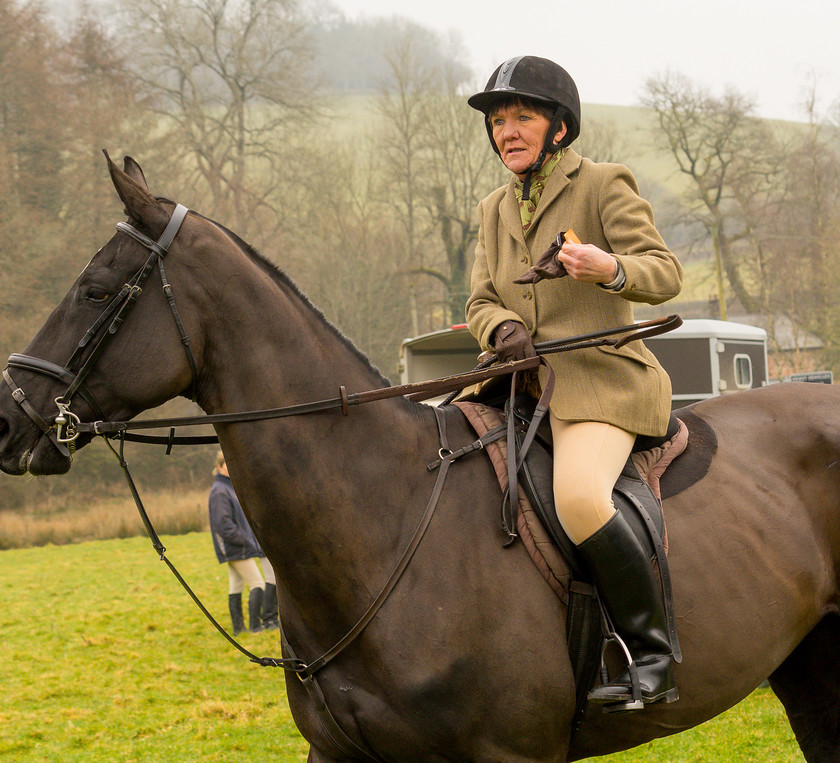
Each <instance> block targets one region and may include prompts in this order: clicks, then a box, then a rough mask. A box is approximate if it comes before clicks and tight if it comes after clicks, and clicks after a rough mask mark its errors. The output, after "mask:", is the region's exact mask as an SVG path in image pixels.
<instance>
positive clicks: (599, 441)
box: [550, 416, 636, 545]
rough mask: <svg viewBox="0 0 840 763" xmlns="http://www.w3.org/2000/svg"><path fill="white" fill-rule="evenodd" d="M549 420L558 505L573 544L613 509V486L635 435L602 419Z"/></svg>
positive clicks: (579, 541)
mask: <svg viewBox="0 0 840 763" xmlns="http://www.w3.org/2000/svg"><path fill="white" fill-rule="evenodd" d="M550 418H551V434H552V436H553V438H554V507H555V510H556V511H557V517H558V519H559V520H560V524H561V525H562V526H563V529H564V530H565V531H566V535H568V536H569V539H570V540H571V541H572V543H574V544H575V545H578V544H580V543H583V541H585V540H586V539H587V538H588V537H589V536H590V535H592V534H593V533H595V532H597V531H598V530H600V529H601V528H602V527H603V526H604V525H605V524H606V522H607V520H609V519H610V517H612V515H613V514H614V513H615V506H614V505H613V502H612V489H613V486H614V485H615V481H616V480H617V479H618V476H619V475H620V474H621V470H622V469H623V468H624V464H625V463H626V461H627V458H628V456H629V455H630V452H631V450H632V449H633V443H634V442H635V440H636V435H635V434H631V433H630V432H626V431H625V430H623V429H619V428H618V427H614V426H612V424H604V423H603V422H600V421H560V420H559V419H555V418H554V417H553V416H551V417H550Z"/></svg>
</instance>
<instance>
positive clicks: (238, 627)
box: [228, 593, 245, 636]
mask: <svg viewBox="0 0 840 763" xmlns="http://www.w3.org/2000/svg"><path fill="white" fill-rule="evenodd" d="M228 609H229V610H230V619H231V622H232V623H233V635H234V636H238V635H239V634H240V633H242V631H244V630H245V620H244V618H243V617H242V594H241V593H230V594H228Z"/></svg>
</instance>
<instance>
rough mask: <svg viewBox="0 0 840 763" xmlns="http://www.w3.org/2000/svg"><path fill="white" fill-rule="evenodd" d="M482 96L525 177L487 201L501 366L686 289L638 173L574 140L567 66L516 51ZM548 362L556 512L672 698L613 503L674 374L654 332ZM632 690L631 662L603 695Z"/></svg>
mask: <svg viewBox="0 0 840 763" xmlns="http://www.w3.org/2000/svg"><path fill="white" fill-rule="evenodd" d="M468 102H469V105H470V106H472V107H473V108H474V109H477V110H478V111H481V112H482V113H483V114H484V116H485V126H486V128H487V134H488V136H489V138H490V145H491V146H492V147H493V150H494V151H495V152H496V153H497V154H498V155H499V156H500V158H501V160H502V162H504V164H505V166H506V167H507V168H508V169H509V170H510V171H511V172H512V173H513V177H512V178H511V180H510V182H509V183H508V184H507V185H506V186H503V187H502V188H499V189H497V190H496V191H494V192H493V193H491V194H490V195H489V196H488V197H487V198H486V199H484V200H483V201H482V202H481V203H480V204H479V206H478V215H479V233H478V246H477V247H476V253H475V264H474V266H473V270H472V286H471V288H472V293H471V295H470V298H469V300H468V302H467V320H468V322H469V327H470V330H471V331H472V333H473V334H474V335H475V336H476V338H477V339H478V341H479V343H480V344H481V346H482V348H483V349H492V350H494V351H495V352H496V353H497V354H498V356H499V359H500V360H503V361H504V360H513V359H521V358H525V357H529V356H533V355H534V354H535V350H534V346H533V342H534V341H547V340H552V339H558V338H561V337H565V336H569V335H574V334H585V333H589V332H593V331H597V330H599V329H604V328H607V327H610V326H617V325H625V324H629V323H631V322H632V320H633V310H632V303H633V302H647V303H650V304H659V303H661V302H664V301H666V300H668V299H671V298H672V297H674V296H676V295H677V294H678V293H679V291H680V288H681V285H682V269H681V267H680V265H679V262H678V261H677V259H676V257H675V256H674V255H673V254H672V253H671V252H670V251H668V248H667V247H666V245H665V243H664V242H663V240H662V237H661V236H660V235H659V233H658V232H657V230H656V227H655V226H654V222H653V214H652V212H651V208H650V205H649V204H648V203H647V202H646V201H645V200H644V199H642V198H641V197H640V196H639V193H638V187H637V184H636V181H635V179H634V177H633V175H632V174H631V173H630V171H629V170H628V169H627V168H626V167H623V166H621V165H618V164H606V163H595V162H592V161H590V160H589V159H586V158H582V157H581V156H579V155H578V154H577V153H575V152H574V151H573V150H572V149H571V148H569V145H570V144H571V143H572V142H573V141H574V139H575V138H577V136H578V133H579V132H580V100H579V97H578V91H577V87H576V85H575V83H574V81H573V80H572V78H571V77H570V76H569V74H568V73H567V72H566V71H565V70H564V69H563V68H562V67H560V66H558V65H557V64H555V63H554V62H552V61H549V60H547V59H544V58H538V57H536V56H521V57H519V58H512V59H510V60H508V61H505V62H504V63H503V64H502V65H501V66H499V67H498V68H497V69H496V70H495V71H494V72H493V74H492V76H491V77H490V79H489V81H488V82H487V86H486V87H485V89H484V90H483V91H482V92H480V93H476V94H475V95H473V96H472V97H471V98H469V101H468ZM572 229H574V232H575V233H576V234H577V237H579V241H582V242H584V243H579V241H577V238H576V237H575V236H574V235H573V233H572ZM561 244H562V246H561ZM540 252H544V254H543V255H542V257H540V258H539V259H538V260H536V264H535V265H534V266H533V267H532V268H531V269H530V270H527V272H525V273H524V275H523V271H524V270H526V269H527V267H528V266H529V265H531V263H532V262H535V258H534V254H535V253H540ZM566 275H568V278H564V277H562V276H566ZM550 363H551V365H552V367H553V368H554V371H555V373H556V375H557V378H558V379H559V380H561V383H560V384H558V387H557V390H556V391H555V393H554V396H553V397H552V399H551V405H550V411H551V417H550V418H551V431H552V435H553V439H554V500H555V508H556V511H557V515H558V518H559V520H560V523H561V525H562V526H563V529H564V530H565V532H566V534H567V535H568V536H569V538H570V539H571V540H572V541H573V542H574V543H575V544H576V545H577V547H578V549H579V551H580V553H581V556H582V558H583V559H584V560H585V561H586V563H587V564H588V566H589V567H590V569H591V571H592V573H593V575H594V577H595V579H596V581H597V585H598V589H599V592H600V595H601V599H602V602H603V603H604V606H605V608H606V610H607V612H608V614H609V616H610V619H611V620H612V623H613V625H614V627H615V629H616V631H617V633H618V635H619V636H621V638H622V640H623V641H624V642H625V644H626V645H627V647H628V648H629V650H630V653H631V655H632V656H633V658H634V661H635V663H636V666H637V667H638V671H639V673H638V674H639V680H640V684H641V693H642V700H643V702H646V703H652V702H659V701H664V702H671V701H673V700H675V699H677V689H676V686H675V685H674V680H673V676H672V671H671V646H670V643H669V639H668V635H667V630H666V626H665V615H664V610H663V606H662V602H661V599H660V595H659V586H658V584H657V582H656V579H655V577H654V574H653V572H652V570H651V566H650V562H649V560H648V558H647V555H646V554H645V552H644V550H643V548H642V546H641V544H640V543H639V541H638V540H637V539H636V536H635V535H634V533H633V531H632V530H631V529H630V527H629V525H628V524H627V523H626V521H625V520H624V518H623V517H622V515H621V514H620V513H618V512H617V511H616V510H615V507H614V505H613V503H612V498H611V495H612V488H613V485H614V484H615V481H616V479H617V478H618V476H619V474H620V473H621V470H622V468H623V467H624V464H625V462H626V460H627V458H628V456H629V455H630V451H631V449H632V447H633V443H634V440H635V438H636V435H652V436H660V435H663V434H664V433H665V431H666V428H667V425H668V418H669V413H670V401H671V383H670V380H669V378H668V376H667V374H666V372H665V370H664V369H663V368H662V367H661V366H660V364H659V363H658V362H657V360H656V358H655V357H654V356H653V354H651V352H650V351H649V350H648V349H647V348H646V347H645V346H644V345H643V344H642V342H641V341H635V342H632V343H630V344H628V345H625V346H624V347H622V348H620V349H615V348H612V347H597V348H592V349H586V350H579V351H577V352H570V353H562V354H556V355H552V356H551V360H550ZM631 695H632V691H631V680H630V675H629V670H628V671H626V672H625V673H624V675H622V676H621V677H620V678H619V679H618V680H617V681H615V682H611V683H609V685H604V686H599V687H597V688H596V689H594V690H593V691H592V692H591V693H590V700H591V701H593V702H596V703H607V704H612V703H621V704H622V705H624V706H627V707H629V706H630V705H629V704H628V703H630V702H631ZM636 706H638V705H636Z"/></svg>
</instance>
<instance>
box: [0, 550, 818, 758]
mask: <svg viewBox="0 0 840 763" xmlns="http://www.w3.org/2000/svg"><path fill="white" fill-rule="evenodd" d="M163 540H164V543H165V544H166V545H167V547H168V553H167V556H168V557H169V559H170V560H171V561H172V562H173V563H174V564H175V565H176V566H177V567H178V569H179V570H180V571H181V573H182V574H183V575H184V576H185V577H186V579H187V580H188V582H189V583H190V584H191V585H192V586H193V588H194V590H195V591H196V593H197V594H198V595H199V596H200V597H201V598H202V600H203V601H204V602H205V604H206V605H207V606H208V607H209V608H210V610H211V611H212V612H213V614H214V615H215V616H216V617H217V618H218V619H219V621H220V622H221V623H222V624H223V625H225V626H227V623H228V614H227V573H226V571H225V568H224V567H223V566H221V565H219V564H217V562H216V559H215V556H214V555H213V549H212V543H211V540H210V536H209V535H208V534H207V533H191V534H188V535H179V536H172V537H164V539H163ZM0 579H2V581H3V585H2V587H0V644H2V649H0V675H2V686H3V691H2V701H0V760H9V761H21V762H24V763H25V762H28V761H39V762H40V761H56V762H58V761H62V762H65V761H84V762H85V763H88V762H91V763H95V762H97V761H103V762H104V761H108V763H111V762H112V761H120V762H122V761H139V762H140V761H142V763H146V761H243V762H244V761H255V760H266V761H280V762H282V761H303V760H305V759H306V753H307V745H306V743H305V742H304V740H303V739H302V738H301V737H300V735H299V734H298V732H297V730H296V729H295V726H294V723H293V721H292V718H291V714H290V712H289V708H288V705H287V702H286V696H285V690H284V683H283V676H282V674H281V672H280V671H279V670H278V669H272V668H260V667H257V666H256V665H253V664H251V663H250V662H249V661H248V659H247V658H246V657H244V656H242V655H241V654H240V653H239V652H237V651H236V650H235V649H233V647H231V646H229V645H228V643H227V642H226V641H225V640H224V639H223V638H222V637H221V636H220V635H219V634H218V633H217V632H216V631H215V629H213V628H212V626H210V625H209V623H207V622H206V621H205V620H204V618H203V616H202V615H201V613H200V612H199V611H198V609H197V608H196V606H195V605H194V604H193V602H192V601H191V600H190V599H189V597H188V596H187V594H186V593H185V592H184V591H183V590H182V589H181V587H180V585H179V583H178V582H177V581H176V580H175V578H174V577H173V576H172V574H171V572H170V571H169V569H168V568H167V567H166V565H165V564H163V563H162V562H160V561H159V560H158V558H157V555H156V554H155V553H154V551H153V550H152V547H151V544H150V543H149V541H148V539H147V538H145V537H137V538H128V539H118V540H109V541H92V542H87V543H80V544H75V545H68V546H46V547H43V548H28V549H13V550H9V551H2V552H0ZM241 640H242V642H243V644H244V645H245V646H246V647H247V648H248V649H250V650H251V651H253V652H255V653H257V654H259V655H261V656H262V655H270V656H279V654H280V643H279V641H280V639H279V636H278V633H277V631H271V632H268V633H258V634H243V636H242V639H241ZM598 760H599V761H613V762H615V763H619V762H621V763H629V762H630V761H662V762H663V763H664V762H665V761H667V762H668V763H681V762H683V761H685V762H688V761H703V763H706V762H707V761H720V762H721V763H723V762H725V763H738V762H739V761H743V762H744V763H746V761H750V762H751V763H752V761H762V762H769V763H780V762H782V761H801V760H802V756H801V754H800V753H799V752H798V748H797V747H796V744H795V742H794V740H793V736H792V734H791V732H790V729H789V727H788V726H787V722H786V720H785V719H784V714H783V711H782V709H781V706H780V705H779V703H778V702H777V701H776V700H775V698H774V697H773V695H772V693H771V692H770V691H769V690H766V689H762V690H758V691H756V692H755V693H754V694H753V695H752V696H751V697H749V698H748V699H747V700H745V701H744V702H743V703H741V704H740V705H739V706H738V707H736V708H734V709H732V710H730V711H729V712H728V713H725V714H724V715H722V716H720V717H719V718H717V719H715V720H713V721H711V722H709V723H707V724H705V725H703V726H702V727H700V728H698V729H695V730H692V731H688V732H685V733H683V734H680V735H678V736H675V737H670V738H667V739H662V740H657V741H656V742H653V743H652V744H650V745H646V746H644V747H641V748H637V749H636V750H634V751H630V752H625V753H620V754H617V755H613V756H608V757H603V758H599V759H598Z"/></svg>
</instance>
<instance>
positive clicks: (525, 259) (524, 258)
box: [520, 254, 528, 264]
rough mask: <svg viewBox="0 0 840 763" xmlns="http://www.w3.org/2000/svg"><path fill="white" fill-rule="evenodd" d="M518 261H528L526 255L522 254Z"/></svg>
mask: <svg viewBox="0 0 840 763" xmlns="http://www.w3.org/2000/svg"><path fill="white" fill-rule="evenodd" d="M520 261H521V262H524V263H526V264H527V263H528V255H527V254H523V255H522V257H520Z"/></svg>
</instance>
